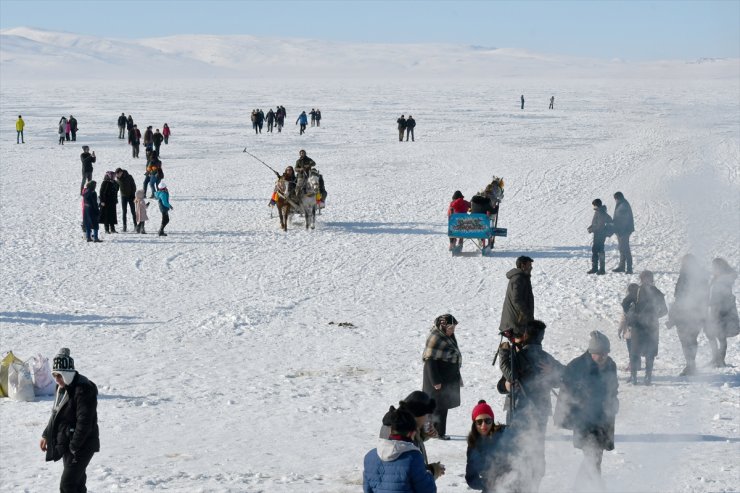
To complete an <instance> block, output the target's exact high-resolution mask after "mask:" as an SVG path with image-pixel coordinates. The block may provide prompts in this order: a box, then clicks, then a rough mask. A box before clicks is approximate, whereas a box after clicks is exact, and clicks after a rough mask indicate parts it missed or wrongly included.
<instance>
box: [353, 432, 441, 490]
mask: <svg viewBox="0 0 740 493" xmlns="http://www.w3.org/2000/svg"><path fill="white" fill-rule="evenodd" d="M362 491H363V493H435V492H436V491H437V485H436V484H435V483H434V476H432V474H431V473H429V472H428V471H427V469H426V467H425V466H424V459H423V458H422V456H421V452H420V451H419V449H418V448H416V446H415V445H414V444H413V443H411V442H406V441H402V440H383V439H381V440H380V443H379V444H378V447H377V448H374V449H372V450H371V451H370V452H368V453H367V454H366V455H365V461H364V470H363V472H362Z"/></svg>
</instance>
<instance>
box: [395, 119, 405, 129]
mask: <svg viewBox="0 0 740 493" xmlns="http://www.w3.org/2000/svg"><path fill="white" fill-rule="evenodd" d="M396 123H398V130H405V129H406V124H407V122H406V119H405V118H399V119H398V120H396Z"/></svg>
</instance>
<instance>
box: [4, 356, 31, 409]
mask: <svg viewBox="0 0 740 493" xmlns="http://www.w3.org/2000/svg"><path fill="white" fill-rule="evenodd" d="M8 397H10V398H11V399H13V400H14V401H20V402H32V401H34V400H35V399H36V396H35V395H34V393H33V379H32V378H31V370H30V369H29V368H28V365H27V364H26V363H23V362H18V361H14V362H13V363H11V364H10V368H8Z"/></svg>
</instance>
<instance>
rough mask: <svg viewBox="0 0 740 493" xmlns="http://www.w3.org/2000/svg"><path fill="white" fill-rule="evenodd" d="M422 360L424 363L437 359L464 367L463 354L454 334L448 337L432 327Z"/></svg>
mask: <svg viewBox="0 0 740 493" xmlns="http://www.w3.org/2000/svg"><path fill="white" fill-rule="evenodd" d="M422 359H423V360H424V361H426V360H428V359H437V360H441V361H446V362H447V363H454V364H457V365H460V366H462V354H461V353H460V349H459V348H458V347H457V339H455V336H454V334H453V335H452V336H448V335H447V334H445V333H444V332H443V331H442V330H440V329H438V328H437V327H432V330H431V331H430V332H429V337H427V345H426V347H425V348H424V354H423V355H422Z"/></svg>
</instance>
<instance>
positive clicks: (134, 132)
mask: <svg viewBox="0 0 740 493" xmlns="http://www.w3.org/2000/svg"><path fill="white" fill-rule="evenodd" d="M129 118H130V117H129ZM128 143H129V144H131V157H135V158H138V157H139V146H140V145H141V132H140V131H139V128H138V126H137V125H132V126H131V129H130V130H129V131H128Z"/></svg>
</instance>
